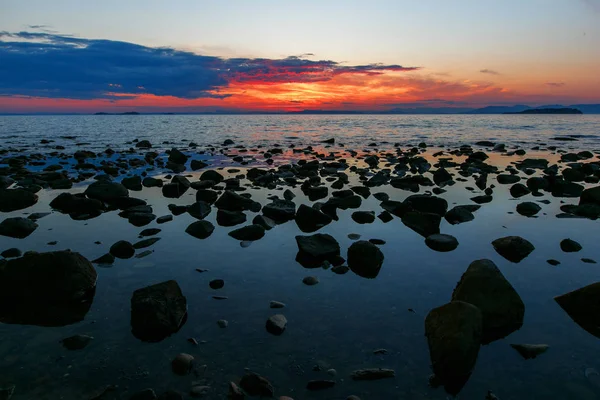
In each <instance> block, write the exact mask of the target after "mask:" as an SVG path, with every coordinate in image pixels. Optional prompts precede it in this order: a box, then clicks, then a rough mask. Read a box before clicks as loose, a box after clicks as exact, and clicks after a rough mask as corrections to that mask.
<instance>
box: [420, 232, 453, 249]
mask: <svg viewBox="0 0 600 400" xmlns="http://www.w3.org/2000/svg"><path fill="white" fill-rule="evenodd" d="M425 244H426V245H427V247H429V248H430V249H432V250H435V251H440V252H446V251H452V250H454V249H456V248H457V247H458V240H456V238H455V237H454V236H452V235H446V234H442V233H436V234H433V235H430V236H427V237H426V238H425Z"/></svg>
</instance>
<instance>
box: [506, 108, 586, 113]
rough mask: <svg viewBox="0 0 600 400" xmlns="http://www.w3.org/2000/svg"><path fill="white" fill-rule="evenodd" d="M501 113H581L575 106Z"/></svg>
mask: <svg viewBox="0 0 600 400" xmlns="http://www.w3.org/2000/svg"><path fill="white" fill-rule="evenodd" d="M503 114H583V112H581V110H578V109H576V108H534V109H530V110H523V111H517V112H505V113H503Z"/></svg>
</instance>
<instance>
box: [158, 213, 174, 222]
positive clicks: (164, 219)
mask: <svg viewBox="0 0 600 400" xmlns="http://www.w3.org/2000/svg"><path fill="white" fill-rule="evenodd" d="M170 221H173V216H172V215H163V216H162V217H158V218H156V223H157V224H164V223H167V222H170Z"/></svg>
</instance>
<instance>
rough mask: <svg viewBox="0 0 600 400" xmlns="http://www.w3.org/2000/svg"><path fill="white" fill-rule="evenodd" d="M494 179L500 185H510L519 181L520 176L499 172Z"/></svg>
mask: <svg viewBox="0 0 600 400" xmlns="http://www.w3.org/2000/svg"><path fill="white" fill-rule="evenodd" d="M496 179H497V180H498V183H499V184H501V185H510V184H513V183H517V182H519V181H520V180H521V177H520V176H518V175H512V174H500V175H498V176H497V177H496Z"/></svg>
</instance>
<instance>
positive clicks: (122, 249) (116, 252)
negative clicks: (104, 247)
mask: <svg viewBox="0 0 600 400" xmlns="http://www.w3.org/2000/svg"><path fill="white" fill-rule="evenodd" d="M110 254H112V255H113V256H115V257H117V258H122V259H127V258H131V257H133V255H134V254H135V249H134V248H133V245H132V244H131V243H129V242H128V241H126V240H119V241H118V242H116V243H115V244H113V245H112V246H110Z"/></svg>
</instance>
